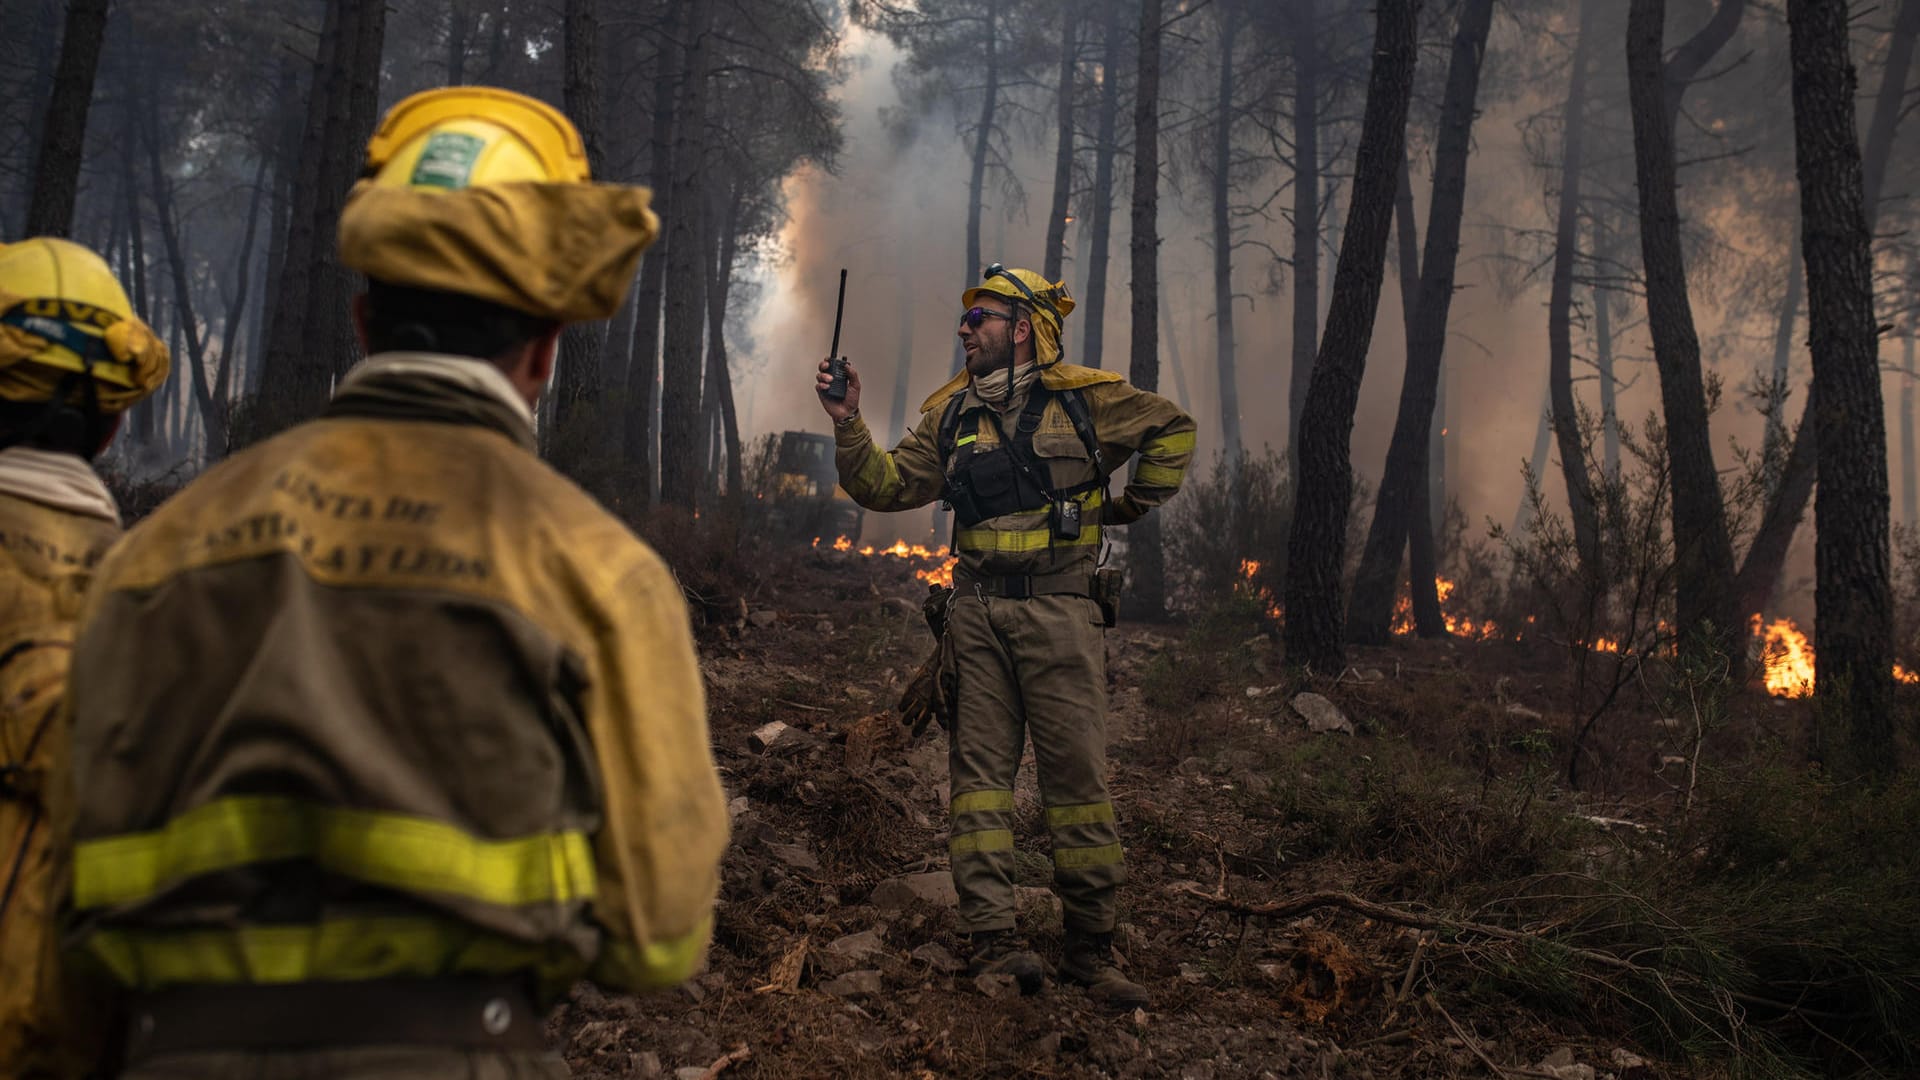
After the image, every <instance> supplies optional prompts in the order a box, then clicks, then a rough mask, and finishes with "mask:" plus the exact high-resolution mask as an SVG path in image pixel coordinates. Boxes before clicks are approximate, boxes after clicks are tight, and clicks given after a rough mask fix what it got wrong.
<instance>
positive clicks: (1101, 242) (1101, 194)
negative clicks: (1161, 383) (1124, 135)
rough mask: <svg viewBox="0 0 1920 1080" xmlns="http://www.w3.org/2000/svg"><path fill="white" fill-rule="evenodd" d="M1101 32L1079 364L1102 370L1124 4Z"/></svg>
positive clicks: (1114, 5) (1110, 12)
mask: <svg viewBox="0 0 1920 1080" xmlns="http://www.w3.org/2000/svg"><path fill="white" fill-rule="evenodd" d="M1101 7H1103V8H1104V9H1105V11H1106V18H1105V19H1104V20H1103V21H1102V23H1101V31H1100V116H1099V119H1098V121H1097V123H1096V127H1095V129H1094V140H1095V145H1094V148H1093V194H1092V196H1091V202H1092V204H1093V205H1092V207H1091V209H1092V211H1093V226H1092V231H1093V234H1092V235H1091V236H1089V237H1088V238H1087V287H1086V289H1085V290H1083V291H1084V293H1085V294H1086V295H1085V303H1083V304H1082V305H1081V308H1082V310H1083V314H1082V316H1081V318H1082V320H1083V321H1082V323H1081V326H1082V330H1081V331H1080V356H1081V359H1080V362H1081V363H1083V364H1085V365H1087V366H1088V367H1099V366H1101V354H1102V353H1103V351H1104V350H1105V345H1106V337H1107V334H1106V330H1107V262H1108V258H1109V245H1110V244H1111V243H1112V241H1113V159H1114V155H1115V154H1116V153H1118V151H1119V146H1118V144H1117V142H1116V140H1117V138H1118V129H1119V126H1120V7H1121V5H1120V3H1119V2H1118V0H1107V2H1106V3H1104V4H1102V5H1101Z"/></svg>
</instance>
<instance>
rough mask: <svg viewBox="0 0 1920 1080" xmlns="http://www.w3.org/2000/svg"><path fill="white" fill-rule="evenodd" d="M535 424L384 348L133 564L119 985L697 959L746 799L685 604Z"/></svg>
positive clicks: (80, 674)
mask: <svg viewBox="0 0 1920 1080" xmlns="http://www.w3.org/2000/svg"><path fill="white" fill-rule="evenodd" d="M530 420H531V417H530V415H529V414H528V413H527V411H526V408H525V405H524V402H521V401H519V400H517V399H516V398H514V397H513V392H512V390H511V387H510V386H509V385H508V384H507V383H506V381H505V379H504V377H500V376H498V373H497V372H495V371H494V370H493V369H492V368H490V367H489V366H487V365H484V364H482V363H480V362H477V361H468V360H460V359H454V358H448V357H434V356H420V355H413V354H385V355H382V356H377V357H374V358H372V359H370V360H368V361H367V362H366V363H364V364H363V365H361V367H360V368H357V369H356V370H355V371H354V372H353V373H351V374H350V375H349V377H348V378H347V380H345V382H344V383H343V386H342V388H341V390H340V392H339V393H338V394H337V395H336V397H335V398H334V401H333V403H332V405H331V406H330V407H329V408H328V410H327V412H326V413H325V414H324V415H323V416H322V417H321V418H320V419H318V420H315V421H312V422H309V423H307V424H304V425H301V426H299V427H296V428H294V429H292V430H290V431H288V432H286V433H285V434H283V435H281V436H279V437H277V438H275V439H273V440H271V441H269V442H267V443H265V444H263V445H261V446H258V447H255V448H254V449H252V450H249V451H247V452H246V453H243V454H241V455H239V456H237V457H234V458H232V459H230V460H228V461H226V462H223V463H222V464H220V465H218V466H216V467H214V468H213V469H211V470H209V471H208V472H207V473H206V474H205V475H204V476H202V477H201V478H200V479H198V480H197V481H195V482H194V483H193V484H191V485H189V486H188V487H187V488H186V489H185V490H184V491H182V492H181V493H180V494H179V495H177V496H175V497H174V498H173V500H172V501H170V502H168V503H167V504H166V505H165V506H163V507H162V508H161V509H160V510H159V511H157V512H156V513H155V514H153V515H152V516H151V517H149V518H147V519H146V520H145V521H143V522H142V523H141V524H140V526H139V527H138V528H136V529H134V530H133V531H132V532H130V533H129V534H128V536H127V538H126V540H125V542H124V543H122V544H121V545H120V546H119V547H117V548H115V549H114V551H113V553H112V554H111V555H109V556H108V557H107V559H106V560H105V561H104V562H103V563H102V564H101V567H100V574H99V577H98V580H97V581H96V583H95V587H94V590H93V592H92V593H91V594H90V598H89V599H90V602H89V605H88V607H89V612H88V617H87V619H86V621H85V623H84V625H83V628H82V630H81V634H80V637H79V640H78V644H77V646H76V650H75V654H74V663H73V683H72V695H71V703H72V709H73V713H74V766H75V767H74V772H73V781H74V785H75V787H74V800H75V801H74V805H73V808H72V819H71V820H72V830H73V840H74V872H73V894H72V904H73V907H74V908H75V910H76V914H77V917H78V921H77V924H76V930H75V932H74V935H73V943H74V944H75V945H76V946H77V947H78V948H79V949H81V950H82V951H84V953H85V954H87V955H88V956H89V957H90V958H91V959H92V960H94V961H97V962H98V963H99V964H100V965H103V966H104V968H105V969H106V971H107V972H108V973H109V974H110V975H111V977H112V978H113V979H114V980H115V981H117V982H118V983H119V984H121V985H124V986H126V987H130V988H136V989H153V988H157V987H164V986H173V985H179V984H208V983H229V984H231V983H286V982H304V981H317V980H326V981H336V980H358V979H377V978H411V977H422V978H435V977H442V976H449V975H473V974H481V973H487V974H507V973H528V974H531V975H532V976H534V977H535V978H536V980H537V985H538V986H539V987H540V989H541V992H542V993H543V995H544V996H547V997H551V996H553V995H556V994H558V993H559V992H561V991H563V990H564V989H565V987H566V986H567V985H568V984H569V983H570V982H571V981H572V980H574V979H575V978H577V977H580V976H583V975H584V976H586V977H588V978H591V979H593V980H594V981H596V982H599V983H602V984H604V985H607V986H610V987H614V988H619V989H645V988H652V987H661V986H667V985H671V984H673V983H676V982H679V981H680V980H683V979H685V978H687V977H688V976H689V975H690V974H691V973H693V972H694V970H695V969H696V967H697V965H698V963H699V961H700V959H701V957H702V956H703V954H704V951H705V947H706V944H707V942H708V939H709V936H710V929H711V915H712V908H713V903H714V898H715V894H716V891H717V888H718V866H719V859H720V855H721V852H722V850H723V849H724V847H725V845H726V839H727V818H726V809H725V802H724V798H723V796H722V793H721V788H720V783H719V778H718V775H717V773H716V771H715V769H714V765H713V759H712V756H711V751H710V749H709V746H708V739H707V724H706V709H705V700H704V694H703V690H702V686H701V680H700V673H699V669H698V667H697V665H696V660H695V655H694V648H693V641H692V634H691V629H690V626H689V622H688V613H687V608H686V604H685V602H684V600H683V599H682V597H681V593H680V589H679V587H678V585H677V584H676V582H675V580H674V578H673V575H672V574H671V573H670V572H669V571H668V569H667V567H666V566H665V564H663V563H662V562H661V560H660V559H659V557H658V556H657V555H655V554H654V552H653V551H652V550H651V549H649V548H648V547H647V546H646V545H645V544H643V543H641V542H640V541H639V540H638V539H636V538H635V537H634V536H633V535H632V534H631V533H630V532H629V531H628V530H627V529H626V528H625V527H624V526H622V525H621V524H620V523H619V522H618V521H616V520H615V519H614V518H613V517H612V516H611V515H609V514H607V513H606V512H605V511H604V510H602V509H601V508H600V507H599V506H598V505H597V504H595V503H594V502H593V501H592V500H591V499H590V498H589V497H588V496H587V495H586V494H584V493H583V492H581V491H580V490H579V489H578V488H576V487H575V486H574V485H573V484H571V483H569V482H568V481H567V480H565V479H564V478H562V477H561V476H559V475H558V474H557V473H555V472H554V471H553V470H552V469H550V468H548V467H547V466H546V465H544V464H542V463H541V462H540V460H539V459H538V458H537V457H536V456H535V454H534V453H533V435H532V430H531V424H530Z"/></svg>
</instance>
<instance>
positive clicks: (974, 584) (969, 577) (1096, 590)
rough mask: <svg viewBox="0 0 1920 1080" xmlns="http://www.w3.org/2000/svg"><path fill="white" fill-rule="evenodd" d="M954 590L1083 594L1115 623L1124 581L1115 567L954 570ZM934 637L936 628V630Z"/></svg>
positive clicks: (1013, 595)
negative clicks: (1002, 572) (990, 572)
mask: <svg viewBox="0 0 1920 1080" xmlns="http://www.w3.org/2000/svg"><path fill="white" fill-rule="evenodd" d="M953 584H954V587H955V588H956V589H959V590H963V591H970V592H972V593H974V594H975V595H976V596H979V597H981V598H983V599H984V598H985V597H989V596H992V597H997V598H1000V599H1005V600H1026V599H1029V598H1031V597H1035V596H1084V597H1087V598H1088V599H1090V600H1092V601H1093V602H1094V603H1096V604H1098V605H1100V616H1101V621H1102V622H1103V623H1105V624H1106V625H1108V626H1114V625H1116V624H1118V623H1119V621H1120V590H1121V588H1122V586H1123V584H1124V581H1123V578H1122V575H1121V572H1120V570H1119V568H1118V567H1112V566H1102V567H1098V568H1096V569H1094V570H1092V571H1090V572H1089V571H1084V570H1069V571H1066V572H1064V573H1059V574H1005V575H985V574H974V573H970V572H968V571H965V570H960V569H955V570H954V572H953ZM935 633H936V636H937V635H938V631H936V632H935Z"/></svg>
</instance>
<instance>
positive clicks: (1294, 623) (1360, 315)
mask: <svg viewBox="0 0 1920 1080" xmlns="http://www.w3.org/2000/svg"><path fill="white" fill-rule="evenodd" d="M1419 14H1420V3H1419V0H1379V3H1378V6H1377V7H1376V8H1375V18H1376V27H1377V29H1376V31H1375V35H1374V42H1373V62H1372V66H1371V70H1370V72H1369V74H1368V77H1367V98H1366V111H1365V114H1364V116H1363V118H1362V120H1361V130H1360V147H1359V151H1358V156H1357V158H1356V161H1355V164H1354V175H1353V194H1352V203H1351V207H1350V209H1349V211H1348V214H1347V224H1346V233H1345V236H1344V238H1343V240H1342V243H1341V245H1340V265H1339V269H1338V271H1337V272H1336V274H1335V275H1334V282H1333V306H1332V307H1331V308H1330V309H1329V310H1328V314H1327V333H1326V339H1325V342H1324V343H1323V344H1322V346H1321V348H1320V351H1319V354H1318V355H1317V356H1316V357H1315V359H1314V364H1313V372H1312V378H1311V379H1310V380H1309V382H1308V384H1307V392H1306V395H1305V397H1304V406H1305V407H1304V408H1303V409H1302V410H1301V412H1300V418H1301V425H1302V429H1301V431H1300V438H1299V445H1298V450H1297V453H1296V456H1295V461H1296V462H1297V463H1298V467H1299V473H1298V476H1299V480H1298V495H1297V496H1296V497H1295V501H1294V511H1293V525H1292V531H1291V533H1290V535H1289V536H1288V538H1287V584H1286V633H1285V637H1286V650H1287V663H1288V664H1290V665H1292V666H1295V667H1306V668H1310V669H1312V670H1314V671H1316V672H1320V673H1322V674H1327V675H1333V674H1338V673H1339V671H1340V669H1341V667H1342V666H1343V665H1344V662H1345V653H1344V650H1343V649H1342V647H1341V642H1340V599H1341V580H1340V576H1341V567H1342V564H1343V562H1344V560H1345V555H1346V540H1347V514H1348V511H1349V509H1350V508H1351V503H1352V498H1353V467H1352V462H1351V459H1350V447H1349V442H1350V440H1351V438H1352V435H1353V412H1354V407H1355V406H1356V405H1357V404H1358V402H1359V398H1360V379H1361V377H1362V375H1363V374H1364V373H1365V372H1366V365H1367V348H1368V346H1369V345H1370V344H1371V343H1372V340H1373V323H1374V316H1375V314H1376V312H1377V311H1378V308H1379V302H1380V281H1381V276H1382V271H1383V270H1384V268H1385V266H1386V257H1387V232H1388V230H1389V229H1390V228H1391V227H1392V224H1393V198H1394V189H1395V187H1396V186H1398V184H1399V182H1400V172H1401V168H1402V166H1403V162H1404V161H1405V155H1406V135H1407V104H1408V100H1409V98H1410V97H1411V96H1412V93H1413V70H1414V60H1415V58H1416V57H1417V56H1418V49H1417V45H1418V36H1419V35H1418V24H1419ZM1296 153H1297V154H1298V153H1300V151H1299V150H1298V149H1296ZM1302 156H1304V155H1302ZM1421 288H1422V290H1423V291H1424V290H1425V288H1426V286H1425V283H1424V282H1423V283H1422V286H1421Z"/></svg>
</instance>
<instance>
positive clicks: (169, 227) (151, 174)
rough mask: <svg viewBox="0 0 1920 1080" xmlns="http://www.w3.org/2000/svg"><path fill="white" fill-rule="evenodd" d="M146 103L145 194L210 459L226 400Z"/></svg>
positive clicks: (155, 123)
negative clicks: (219, 394)
mask: <svg viewBox="0 0 1920 1080" xmlns="http://www.w3.org/2000/svg"><path fill="white" fill-rule="evenodd" d="M147 103H148V113H147V127H146V130H145V131H144V132H142V136H143V137H142V139H141V142H143V143H145V144H146V151H147V153H146V158H147V168H148V174H147V180H148V182H149V183H150V184H151V185H152V188H151V190H150V191H149V192H148V194H149V195H150V196H151V197H152V199H153V216H154V223H155V224H156V225H157V226H158V227H159V229H160V240H161V243H162V244H164V245H165V247H166V251H167V265H168V267H169V268H170V271H171V273H170V276H171V277H172V278H173V302H174V306H175V308H176V310H177V312H178V316H179V326H180V328H181V331H182V336H183V337H184V338H185V339H186V346H187V359H188V362H189V365H190V366H189V372H190V375H191V383H192V390H193V400H194V403H195V404H196V405H198V406H199V408H200V413H201V415H202V416H204V417H205V418H206V425H207V458H208V460H212V459H213V458H215V457H217V456H218V449H219V448H223V447H225V446H226V441H227V417H226V402H225V401H221V400H217V399H216V398H215V397H214V396H213V384H214V380H213V379H212V378H211V377H210V376H209V374H208V372H207V347H206V341H205V339H204V338H202V336H201V334H200V320H199V317H198V316H197V315H195V314H194V310H193V279H192V277H191V276H190V273H189V271H188V269H187V257H186V251H185V245H183V244H182V243H181V241H180V230H179V227H178V223H177V222H176V221H175V220H174V216H173V190H172V184H171V182H170V181H169V180H168V179H167V174H166V170H165V169H164V168H162V167H161V164H160V116H159V110H158V108H156V107H155V106H154V99H153V98H151V97H149V98H148V99H147Z"/></svg>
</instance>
